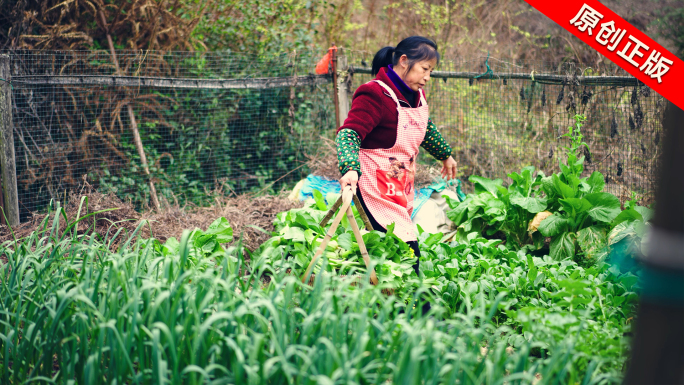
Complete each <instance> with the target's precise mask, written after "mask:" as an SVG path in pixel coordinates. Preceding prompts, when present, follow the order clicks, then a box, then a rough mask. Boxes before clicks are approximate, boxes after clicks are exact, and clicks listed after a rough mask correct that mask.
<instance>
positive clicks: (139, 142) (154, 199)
mask: <svg viewBox="0 0 684 385" xmlns="http://www.w3.org/2000/svg"><path fill="white" fill-rule="evenodd" d="M98 13H99V15H100V21H101V22H102V28H104V30H105V32H106V34H107V44H109V51H110V52H111V54H112V61H113V62H114V67H115V68H116V73H117V75H123V74H122V73H121V68H120V67H119V61H118V60H117V59H116V52H115V51H114V42H113V41H112V36H111V35H110V34H109V28H108V27H107V20H106V19H105V16H104V12H102V9H100V10H99V11H98ZM126 107H127V110H128V118H129V119H130V121H131V131H132V133H133V142H134V143H135V148H136V149H137V150H138V156H140V162H141V163H142V168H143V171H144V172H145V177H147V183H148V184H149V186H150V195H151V198H152V205H153V206H154V208H155V210H157V211H161V206H160V205H159V199H158V198H157V189H156V188H155V187H154V182H153V181H152V176H151V175H150V168H149V167H148V165H147V157H146V156H145V148H144V147H143V144H142V140H141V139H140V132H139V131H138V123H137V122H136V120H135V114H134V113H133V107H132V106H131V104H130V103H128V104H127V105H126Z"/></svg>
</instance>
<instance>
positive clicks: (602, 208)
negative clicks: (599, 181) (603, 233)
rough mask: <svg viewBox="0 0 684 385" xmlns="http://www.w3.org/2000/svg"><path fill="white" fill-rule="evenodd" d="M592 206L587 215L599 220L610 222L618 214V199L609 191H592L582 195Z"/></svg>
mask: <svg viewBox="0 0 684 385" xmlns="http://www.w3.org/2000/svg"><path fill="white" fill-rule="evenodd" d="M584 199H586V200H588V201H589V202H590V203H591V204H592V206H594V207H592V208H591V209H590V210H589V216H590V217H592V218H594V219H595V220H597V221H599V222H606V223H610V222H612V221H613V219H615V217H617V216H618V215H619V214H620V200H619V199H618V198H617V197H616V196H615V195H613V194H610V193H604V192H600V193H592V194H587V195H585V196H584Z"/></svg>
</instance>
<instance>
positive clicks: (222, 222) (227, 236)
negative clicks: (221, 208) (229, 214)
mask: <svg viewBox="0 0 684 385" xmlns="http://www.w3.org/2000/svg"><path fill="white" fill-rule="evenodd" d="M204 233H205V234H212V235H216V241H217V242H218V243H229V242H232V241H233V228H232V227H231V226H230V224H229V223H228V220H227V219H226V218H224V217H220V218H218V219H216V220H215V221H214V222H212V223H211V224H210V225H209V228H207V231H205V232H204Z"/></svg>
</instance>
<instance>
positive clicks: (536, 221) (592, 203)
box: [447, 115, 648, 264]
mask: <svg viewBox="0 0 684 385" xmlns="http://www.w3.org/2000/svg"><path fill="white" fill-rule="evenodd" d="M574 119H575V124H574V125H573V126H570V127H568V133H567V134H565V135H563V137H566V138H568V139H569V140H570V143H569V145H567V146H565V147H564V149H565V155H566V159H565V160H561V161H559V166H560V170H561V172H560V173H555V174H552V175H550V176H545V175H544V174H543V173H541V172H539V173H537V174H536V175H535V174H534V168H533V167H531V166H528V167H525V168H523V169H522V171H521V173H520V174H518V173H511V174H509V175H508V176H509V178H510V179H511V180H512V183H511V184H510V185H509V186H508V187H504V186H503V181H502V180H501V179H495V180H490V179H487V178H483V177H480V176H471V177H470V181H471V182H473V184H474V186H475V193H474V194H469V195H468V196H467V197H466V199H465V200H464V201H463V202H460V203H459V202H450V204H451V207H452V210H450V211H449V212H447V215H448V216H449V218H450V219H451V220H452V221H453V222H454V224H455V225H456V226H458V230H457V233H456V236H457V239H459V240H464V239H466V237H467V236H468V234H469V233H470V232H476V233H477V234H481V235H483V236H485V237H487V238H494V239H501V240H502V241H504V242H505V244H506V246H507V247H508V248H509V249H513V250H516V249H522V248H524V249H526V250H539V249H541V248H543V247H544V245H545V240H546V239H545V238H550V244H549V254H550V256H551V257H552V258H554V259H557V260H562V259H566V258H578V257H583V260H584V261H586V263H589V264H591V263H593V262H595V261H597V260H601V259H602V258H605V256H606V255H607V252H608V248H609V247H608V246H609V244H608V243H606V242H607V234H608V232H609V231H610V230H611V229H612V228H613V227H615V226H616V225H617V224H618V223H619V222H621V221H624V220H630V219H637V218H641V217H643V215H642V214H641V213H640V212H642V213H643V212H645V211H647V210H648V209H646V208H643V207H642V208H639V209H638V210H637V209H636V208H635V207H637V206H636V203H635V202H632V203H630V204H629V205H628V207H626V208H625V210H624V211H623V210H621V207H620V200H619V199H618V198H617V197H616V196H614V195H612V194H610V193H606V192H603V188H604V186H605V181H604V177H603V175H602V174H601V173H599V172H594V173H592V174H591V175H589V176H586V177H582V174H583V172H584V160H585V157H584V155H583V149H584V148H587V149H588V147H587V144H586V143H585V142H584V140H583V135H582V132H581V127H582V123H583V122H584V121H585V120H586V119H585V117H584V116H582V115H575V118H574Z"/></svg>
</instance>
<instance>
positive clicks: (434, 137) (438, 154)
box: [420, 119, 451, 160]
mask: <svg viewBox="0 0 684 385" xmlns="http://www.w3.org/2000/svg"><path fill="white" fill-rule="evenodd" d="M420 145H421V147H423V148H424V149H425V150H426V151H427V152H428V153H430V155H432V156H433V157H434V158H435V159H437V160H446V159H447V158H449V157H450V156H451V146H449V143H447V141H446V140H445V139H444V137H443V136H442V134H440V133H439V131H437V126H435V124H434V123H433V122H432V119H428V126H427V132H426V133H425V139H423V143H421V144H420Z"/></svg>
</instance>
